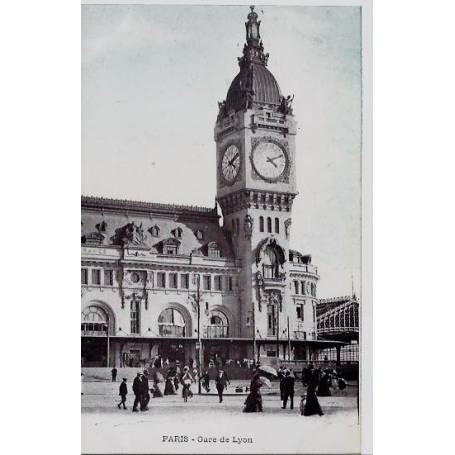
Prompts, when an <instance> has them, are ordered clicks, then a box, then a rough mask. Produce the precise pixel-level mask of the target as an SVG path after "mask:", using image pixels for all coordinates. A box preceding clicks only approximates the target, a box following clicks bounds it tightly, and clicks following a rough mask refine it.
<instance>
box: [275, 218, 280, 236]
mask: <svg viewBox="0 0 455 455" xmlns="http://www.w3.org/2000/svg"><path fill="white" fill-rule="evenodd" d="M275 233H276V234H279V233H280V220H279V219H278V218H275Z"/></svg>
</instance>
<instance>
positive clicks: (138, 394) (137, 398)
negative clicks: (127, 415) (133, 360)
mask: <svg viewBox="0 0 455 455" xmlns="http://www.w3.org/2000/svg"><path fill="white" fill-rule="evenodd" d="M142 390H143V388H142V373H140V372H139V373H138V374H137V376H136V377H135V378H134V381H133V393H134V404H133V412H138V409H137V406H138V405H139V404H141V403H142Z"/></svg>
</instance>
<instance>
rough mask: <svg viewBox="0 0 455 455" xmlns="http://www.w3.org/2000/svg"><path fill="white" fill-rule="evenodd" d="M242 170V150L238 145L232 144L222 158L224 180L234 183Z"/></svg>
mask: <svg viewBox="0 0 455 455" xmlns="http://www.w3.org/2000/svg"><path fill="white" fill-rule="evenodd" d="M239 171H240V151H239V149H238V147H237V146H235V145H234V144H231V145H230V146H229V147H228V148H227V149H226V151H225V152H224V155H223V159H222V160H221V172H222V174H223V177H224V180H226V182H227V183H228V184H230V185H232V184H233V183H234V181H235V179H236V178H237V175H238V174H239Z"/></svg>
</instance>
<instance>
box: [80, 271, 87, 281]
mask: <svg viewBox="0 0 455 455" xmlns="http://www.w3.org/2000/svg"><path fill="white" fill-rule="evenodd" d="M81 284H88V270H87V269H81Z"/></svg>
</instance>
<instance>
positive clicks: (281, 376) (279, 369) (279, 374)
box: [277, 365, 285, 401]
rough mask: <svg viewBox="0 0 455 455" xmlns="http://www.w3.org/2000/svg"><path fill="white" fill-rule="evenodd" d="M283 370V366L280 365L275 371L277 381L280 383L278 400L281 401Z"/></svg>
mask: <svg viewBox="0 0 455 455" xmlns="http://www.w3.org/2000/svg"><path fill="white" fill-rule="evenodd" d="M284 373H285V369H284V368H283V365H280V366H279V368H278V370H277V376H278V380H279V381H280V400H281V401H283V396H284V395H283V379H284V377H285V375H284Z"/></svg>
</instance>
